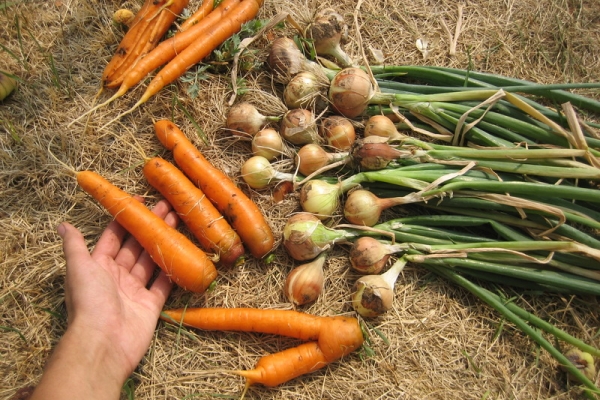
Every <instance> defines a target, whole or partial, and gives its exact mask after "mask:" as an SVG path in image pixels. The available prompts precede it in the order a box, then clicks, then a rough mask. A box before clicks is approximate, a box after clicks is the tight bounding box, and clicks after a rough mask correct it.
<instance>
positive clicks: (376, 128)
mask: <svg viewBox="0 0 600 400" xmlns="http://www.w3.org/2000/svg"><path fill="white" fill-rule="evenodd" d="M363 136H364V137H369V136H380V137H385V138H389V139H402V138H404V135H402V134H401V133H400V132H398V129H397V128H396V125H395V124H394V122H393V121H392V120H391V119H389V118H388V117H386V116H385V115H373V116H371V117H370V118H369V119H368V120H367V122H366V123H365V129H364V131H363Z"/></svg>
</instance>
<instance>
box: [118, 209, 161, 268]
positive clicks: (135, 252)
mask: <svg viewBox="0 0 600 400" xmlns="http://www.w3.org/2000/svg"><path fill="white" fill-rule="evenodd" d="M170 210H171V205H170V204H169V203H168V202H167V201H166V200H161V201H159V202H158V203H156V205H155V206H154V207H153V208H152V212H153V213H154V214H156V215H157V216H158V217H160V218H161V219H164V218H165V216H166V215H167V214H168V213H169V211H170ZM141 252H142V246H141V245H140V244H139V243H138V241H137V240H136V239H135V238H134V237H132V236H129V237H128V238H127V239H125V242H124V243H123V246H122V247H121V248H120V250H119V251H118V253H117V254H116V255H115V257H114V259H115V262H116V263H117V264H119V265H121V266H123V267H124V268H125V269H127V270H131V268H133V266H134V265H135V263H136V261H137V260H138V258H139V257H140V253H141Z"/></svg>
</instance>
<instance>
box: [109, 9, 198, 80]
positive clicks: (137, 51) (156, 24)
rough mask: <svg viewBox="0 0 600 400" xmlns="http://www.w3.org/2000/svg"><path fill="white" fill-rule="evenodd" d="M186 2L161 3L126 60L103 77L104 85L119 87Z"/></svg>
mask: <svg viewBox="0 0 600 400" xmlns="http://www.w3.org/2000/svg"><path fill="white" fill-rule="evenodd" d="M188 3H189V0H172V4H170V5H168V6H167V4H168V3H167V4H165V5H163V8H162V9H160V10H159V11H158V12H157V14H155V15H150V16H149V18H150V19H151V21H150V23H149V25H148V27H147V28H146V30H145V31H144V32H143V33H142V35H141V37H140V38H139V40H138V42H137V43H135V45H134V47H133V49H132V50H131V51H130V52H129V56H128V58H127V60H126V61H125V62H123V63H122V64H121V66H119V67H118V68H116V69H115V70H114V72H113V73H112V74H111V75H109V76H106V77H103V85H104V87H106V88H111V89H113V88H117V87H119V86H120V85H121V83H122V82H123V79H124V78H125V75H126V74H127V73H128V72H129V71H131V70H132V69H133V68H135V66H136V64H137V62H138V61H139V60H140V58H141V57H143V56H144V55H146V54H147V53H148V52H149V51H151V50H152V49H154V48H155V47H156V46H157V45H158V42H159V40H160V39H161V38H162V37H163V36H164V35H165V33H166V32H167V30H168V29H169V28H170V27H171V25H172V24H173V22H174V21H175V19H176V18H177V17H178V15H179V14H180V13H181V12H182V11H183V9H184V8H185V7H187V5H188ZM165 6H167V7H165Z"/></svg>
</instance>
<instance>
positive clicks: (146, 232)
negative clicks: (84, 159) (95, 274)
mask: <svg viewBox="0 0 600 400" xmlns="http://www.w3.org/2000/svg"><path fill="white" fill-rule="evenodd" d="M76 176H77V183H78V184H79V186H80V187H81V188H82V189H83V190H85V191H86V192H87V193H88V194H90V195H91V196H92V197H93V198H94V199H96V200H97V201H98V202H99V203H100V204H102V206H104V208H106V209H107V210H108V212H109V213H110V214H111V215H113V216H114V217H115V219H116V220H117V221H118V222H119V223H120V224H121V225H122V226H123V227H124V228H125V230H127V232H129V233H130V234H131V235H132V236H133V237H135V238H136V239H137V241H138V242H139V243H140V245H141V246H142V247H143V248H144V249H145V250H146V251H147V252H148V254H149V255H150V256H151V257H152V259H153V260H154V262H155V263H156V264H157V265H158V266H159V267H160V268H161V269H162V270H163V271H164V272H165V273H166V274H167V275H168V276H169V277H170V279H171V280H172V281H173V282H175V283H176V284H177V285H179V286H181V287H182V288H184V289H186V290H190V291H192V292H197V293H202V292H204V291H205V290H206V289H207V288H208V286H209V285H210V284H211V283H212V281H214V280H215V278H216V277H217V270H216V268H215V266H214V264H213V263H212V261H211V260H210V259H209V258H208V257H207V255H206V254H205V253H204V252H203V251H202V250H200V248H198V247H196V246H195V245H194V244H193V243H192V242H191V241H190V240H189V239H188V238H187V237H186V236H185V235H183V234H182V233H181V232H179V231H178V230H177V229H175V228H172V227H170V226H169V225H167V223H166V222H165V221H164V220H163V219H161V218H159V217H157V216H156V215H155V214H154V213H152V211H150V210H149V209H148V208H147V207H146V206H144V205H143V204H142V203H140V202H139V201H137V200H136V199H135V198H133V196H131V195H129V194H128V193H126V192H124V191H123V190H121V189H119V188H118V187H116V186H114V185H113V184H111V183H110V182H109V181H108V180H106V179H105V178H103V177H102V176H100V175H99V174H97V173H95V172H92V171H81V172H76Z"/></svg>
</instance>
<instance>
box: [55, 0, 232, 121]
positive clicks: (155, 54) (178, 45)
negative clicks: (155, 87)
mask: <svg viewBox="0 0 600 400" xmlns="http://www.w3.org/2000/svg"><path fill="white" fill-rule="evenodd" d="M241 1H242V0H224V1H223V2H222V3H221V4H220V5H219V6H218V7H217V8H215V9H214V10H213V11H212V12H210V13H209V14H208V15H207V16H206V18H203V19H202V20H201V21H200V22H198V23H197V24H195V25H193V26H192V27H190V28H189V29H187V30H186V31H184V32H179V33H176V34H175V35H174V36H173V37H171V38H169V39H166V40H163V41H162V42H160V43H159V44H158V46H156V47H155V48H154V49H152V51H150V52H149V53H148V54H146V55H145V56H144V57H142V58H140V59H139V61H138V62H137V63H136V64H135V67H134V68H132V69H131V70H130V71H129V72H128V73H127V74H126V75H125V76H124V77H123V82H122V83H121V86H119V89H118V90H117V91H116V92H115V93H114V94H113V95H112V96H111V97H110V98H109V99H108V100H106V101H105V102H103V103H101V104H98V105H96V106H94V107H93V108H91V109H89V110H88V111H86V112H85V113H83V114H82V115H80V116H79V117H77V118H76V119H74V120H73V121H71V122H70V123H69V124H68V125H67V126H71V125H72V124H73V123H74V122H76V121H78V120H80V119H81V118H83V117H84V116H86V115H87V114H89V113H91V112H94V111H95V110H97V109H98V108H101V107H104V106H106V105H107V104H110V103H112V102H113V101H114V100H116V99H118V98H119V97H121V96H123V95H124V94H125V93H127V91H128V90H129V89H131V88H132V87H134V86H135V85H137V84H138V83H139V82H140V81H141V80H142V79H144V78H145V77H146V76H147V75H148V74H150V73H151V72H152V71H154V70H155V69H156V68H158V67H160V66H161V65H164V64H166V63H167V62H169V61H170V60H172V59H173V58H174V57H175V56H176V55H177V54H179V53H180V52H181V51H183V49H185V48H186V47H187V46H189V45H190V43H192V42H193V41H194V39H196V37H198V36H201V35H203V34H204V33H206V32H207V31H210V30H211V29H213V25H215V24H217V23H218V22H219V20H220V19H221V18H222V17H223V15H225V14H226V13H227V12H229V11H230V10H231V9H232V8H233V7H234V6H236V5H238V4H239V3H240V2H241ZM111 122H112V121H111Z"/></svg>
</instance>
